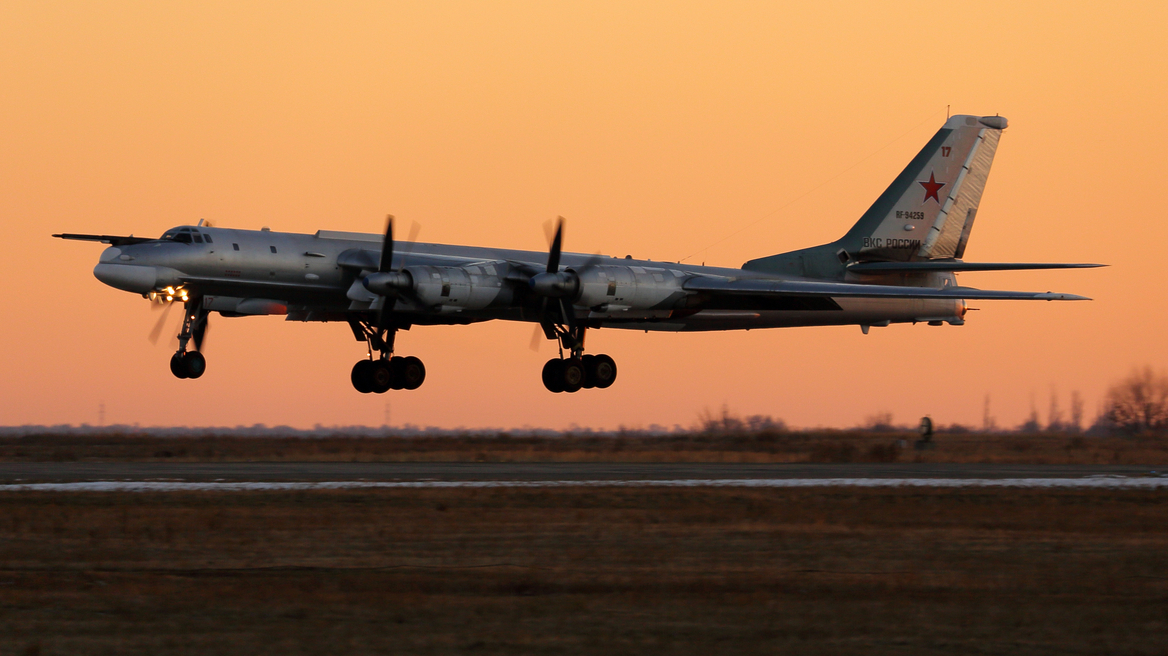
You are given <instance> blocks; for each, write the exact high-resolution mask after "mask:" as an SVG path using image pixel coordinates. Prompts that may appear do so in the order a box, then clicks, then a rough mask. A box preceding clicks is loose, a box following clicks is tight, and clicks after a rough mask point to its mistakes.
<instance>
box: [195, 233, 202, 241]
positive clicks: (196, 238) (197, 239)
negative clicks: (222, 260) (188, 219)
mask: <svg viewBox="0 0 1168 656" xmlns="http://www.w3.org/2000/svg"><path fill="white" fill-rule="evenodd" d="M195 243H196V244H201V243H203V236H202V235H200V234H199V233H197V232H196V233H195Z"/></svg>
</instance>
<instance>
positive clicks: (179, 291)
mask: <svg viewBox="0 0 1168 656" xmlns="http://www.w3.org/2000/svg"><path fill="white" fill-rule="evenodd" d="M146 298H148V299H150V301H151V302H153V303H173V302H175V301H182V302H184V303H185V302H187V300H189V298H190V293H189V292H187V290H185V289H183V288H182V287H178V288H175V287H166V288H164V289H161V290H159V291H154V292H150V293H149V294H147V295H146Z"/></svg>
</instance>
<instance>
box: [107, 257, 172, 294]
mask: <svg viewBox="0 0 1168 656" xmlns="http://www.w3.org/2000/svg"><path fill="white" fill-rule="evenodd" d="M120 255H121V251H120V250H119V249H117V248H107V249H105V252H103V253H102V254H101V259H100V260H99V261H98V265H97V266H95V267H93V275H94V277H95V278H97V279H98V280H100V281H102V282H104V283H105V284H107V285H109V286H110V287H113V288H114V289H120V290H122V291H127V292H134V293H135V294H146V293H148V292H150V291H151V290H153V289H154V285H155V284H156V283H157V282H158V270H157V269H155V268H154V267H152V266H135V265H133V264H117V262H118V261H119V256H120Z"/></svg>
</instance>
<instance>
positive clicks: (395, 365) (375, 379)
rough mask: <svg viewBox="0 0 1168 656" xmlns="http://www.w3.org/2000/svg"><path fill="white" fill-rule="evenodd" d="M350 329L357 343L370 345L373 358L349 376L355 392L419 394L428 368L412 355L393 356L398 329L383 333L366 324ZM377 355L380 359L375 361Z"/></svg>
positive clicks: (360, 323)
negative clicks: (413, 391) (376, 353)
mask: <svg viewBox="0 0 1168 656" xmlns="http://www.w3.org/2000/svg"><path fill="white" fill-rule="evenodd" d="M349 325H350V326H351V327H352V328H353V334H354V335H355V336H356V337H357V339H360V340H365V341H367V342H368V343H369V358H368V359H365V360H358V361H357V364H354V365H353V370H352V372H351V373H350V374H349V379H350V381H351V382H352V383H353V389H355V390H357V391H358V392H361V393H362V394H370V393H372V394H384V393H386V392H388V391H389V390H391V389H393V390H401V389H405V390H416V389H418V388H419V387H421V386H422V383H424V382H425V381H426V365H424V364H422V361H421V360H419V359H418V358H416V357H414V356H412V355H411V356H407V357H401V356H397V355H392V354H393V343H394V337H395V336H396V334H397V329H395V328H390V329H389V330H385V331H380V330H377V328H376V327H374V326H372V325H370V324H369V323H368V322H365V321H353V322H350V324H349ZM374 351H378V352H379V353H380V357H377V358H374V357H373V352H374Z"/></svg>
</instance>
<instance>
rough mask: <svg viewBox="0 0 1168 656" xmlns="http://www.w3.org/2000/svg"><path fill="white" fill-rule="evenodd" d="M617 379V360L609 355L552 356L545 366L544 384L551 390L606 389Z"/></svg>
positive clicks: (569, 391) (568, 391) (557, 391)
mask: <svg viewBox="0 0 1168 656" xmlns="http://www.w3.org/2000/svg"><path fill="white" fill-rule="evenodd" d="M615 381H616V362H614V361H613V359H612V358H610V357H609V356H607V355H603V354H601V355H582V356H579V357H570V358H552V359H551V360H548V361H547V363H546V364H544V366H543V386H544V387H546V388H547V389H548V391H549V392H556V393H559V392H567V393H569V394H571V393H574V392H579V391H580V390H582V389H592V388H597V389H605V388H607V387H609V386H611V385H612V384H613V382H615Z"/></svg>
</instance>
